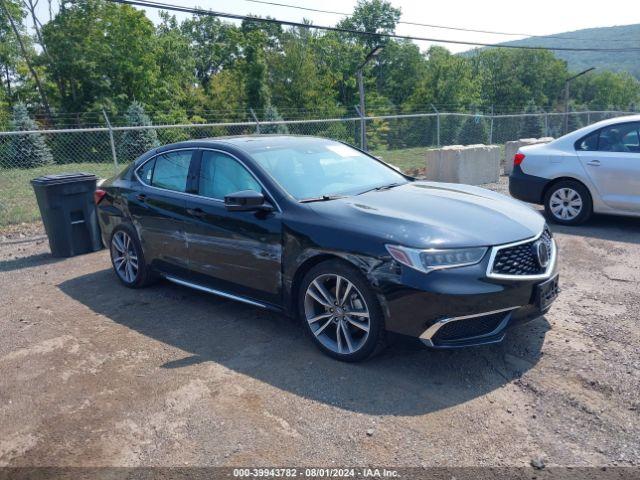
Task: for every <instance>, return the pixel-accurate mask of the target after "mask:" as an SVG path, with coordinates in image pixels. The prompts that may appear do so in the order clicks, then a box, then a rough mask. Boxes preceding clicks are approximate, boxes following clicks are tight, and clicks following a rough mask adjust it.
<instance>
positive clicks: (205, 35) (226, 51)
mask: <svg viewBox="0 0 640 480" xmlns="http://www.w3.org/2000/svg"><path fill="white" fill-rule="evenodd" d="M180 29H181V31H182V34H183V35H184V36H185V38H186V39H187V41H188V43H189V46H190V49H191V54H192V56H193V61H194V67H195V76H196V78H197V79H198V82H200V84H201V85H202V86H203V87H204V88H205V89H206V88H208V87H209V85H210V83H211V80H212V78H213V77H214V76H215V75H217V74H219V73H220V72H221V71H222V70H224V69H225V68H229V67H231V66H232V65H234V64H235V62H237V61H238V59H239V58H240V57H241V50H242V48H241V47H242V37H243V34H242V32H241V31H240V29H238V27H236V26H235V25H232V24H230V23H224V22H222V21H220V19H218V18H216V17H213V16H210V15H194V16H193V17H192V18H190V19H187V20H185V21H184V22H182V24H181V25H180Z"/></svg>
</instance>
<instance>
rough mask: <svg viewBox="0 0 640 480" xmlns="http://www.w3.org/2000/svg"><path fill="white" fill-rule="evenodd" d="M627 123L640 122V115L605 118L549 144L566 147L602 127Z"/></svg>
mask: <svg viewBox="0 0 640 480" xmlns="http://www.w3.org/2000/svg"><path fill="white" fill-rule="evenodd" d="M628 122H640V115H626V116H624V117H614V118H607V119H606V120H600V121H599V122H596V123H592V124H591V125H587V126H586V127H582V128H579V129H578V130H574V131H573V132H570V133H567V134H566V135H564V136H562V137H559V138H557V139H556V140H554V141H553V142H551V143H552V144H553V145H554V146H556V147H566V146H569V145H573V143H574V142H575V141H577V140H579V139H580V138H582V137H584V136H586V135H588V134H589V133H591V132H594V131H596V130H598V129H600V128H602V127H608V126H610V125H617V124H619V123H628Z"/></svg>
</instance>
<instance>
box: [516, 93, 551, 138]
mask: <svg viewBox="0 0 640 480" xmlns="http://www.w3.org/2000/svg"><path fill="white" fill-rule="evenodd" d="M524 113H528V114H530V115H531V114H536V113H540V110H539V109H538V107H536V104H535V103H534V102H533V100H531V101H530V102H529V103H527V107H526V108H525V111H524ZM544 130H545V129H544V118H543V117H542V115H535V116H534V115H531V116H527V117H524V118H523V119H522V128H521V130H520V138H539V137H542V136H543V135H544V134H545V131H544Z"/></svg>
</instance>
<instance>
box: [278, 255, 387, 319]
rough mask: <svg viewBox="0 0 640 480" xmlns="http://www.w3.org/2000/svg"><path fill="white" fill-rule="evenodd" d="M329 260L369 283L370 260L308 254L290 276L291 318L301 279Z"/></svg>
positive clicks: (351, 256) (289, 308) (359, 257)
mask: <svg viewBox="0 0 640 480" xmlns="http://www.w3.org/2000/svg"><path fill="white" fill-rule="evenodd" d="M330 260H337V261H339V262H342V263H343V264H345V265H347V266H349V267H352V268H355V269H356V270H357V271H358V272H360V273H361V274H362V275H363V276H364V277H365V278H366V279H367V281H368V282H371V278H370V276H369V275H368V271H369V270H371V268H372V266H373V264H372V261H371V260H372V259H368V258H365V257H361V256H357V255H348V254H341V253H335V252H315V253H311V254H308V256H307V257H306V258H305V259H304V260H303V261H302V262H300V264H299V265H298V266H297V268H296V269H295V271H294V272H293V275H292V276H291V284H290V285H291V287H290V288H289V298H288V299H287V302H286V306H287V310H288V311H289V312H290V313H291V316H292V317H295V316H296V315H297V305H296V302H297V298H298V294H299V289H300V284H301V283H302V279H303V278H304V276H305V275H306V274H307V272H308V271H309V270H311V269H312V268H313V267H315V266H316V265H319V264H320V263H324V262H327V261H330ZM378 297H379V295H378ZM385 313H386V311H385Z"/></svg>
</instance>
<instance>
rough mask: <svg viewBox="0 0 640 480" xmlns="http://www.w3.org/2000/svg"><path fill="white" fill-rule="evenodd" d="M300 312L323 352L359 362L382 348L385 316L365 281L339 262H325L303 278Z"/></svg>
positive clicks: (339, 358) (340, 358) (344, 359)
mask: <svg viewBox="0 0 640 480" xmlns="http://www.w3.org/2000/svg"><path fill="white" fill-rule="evenodd" d="M298 311H299V315H300V318H301V319H302V321H303V322H304V324H305V326H306V327H305V328H306V329H307V331H308V332H309V334H310V335H311V338H312V339H313V341H314V342H315V344H316V345H317V346H318V348H320V350H322V351H323V352H324V353H326V354H327V355H329V356H330V357H333V358H335V359H337V360H341V361H344V362H358V361H362V360H365V359H367V358H369V357H370V356H372V355H373V354H374V353H375V352H376V351H377V350H379V349H380V348H381V347H382V346H383V343H384V342H383V340H384V315H383V313H382V308H381V307H380V303H379V302H378V299H377V298H376V295H375V293H374V292H373V290H372V289H371V287H370V286H369V284H368V282H367V280H366V278H365V277H364V276H363V275H362V274H361V273H360V272H358V271H357V270H356V269H355V268H353V267H351V266H349V265H347V264H345V263H343V262H341V261H337V260H332V261H328V262H323V263H321V264H319V265H316V266H315V267H314V268H312V269H311V270H310V271H309V272H308V273H307V274H306V275H305V276H304V278H303V280H302V284H301V287H300V289H299V298H298Z"/></svg>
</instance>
